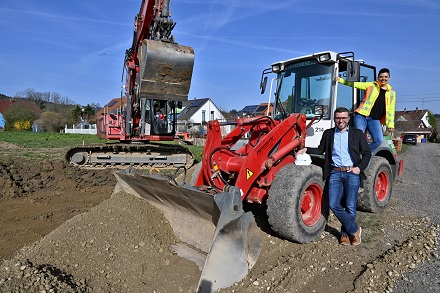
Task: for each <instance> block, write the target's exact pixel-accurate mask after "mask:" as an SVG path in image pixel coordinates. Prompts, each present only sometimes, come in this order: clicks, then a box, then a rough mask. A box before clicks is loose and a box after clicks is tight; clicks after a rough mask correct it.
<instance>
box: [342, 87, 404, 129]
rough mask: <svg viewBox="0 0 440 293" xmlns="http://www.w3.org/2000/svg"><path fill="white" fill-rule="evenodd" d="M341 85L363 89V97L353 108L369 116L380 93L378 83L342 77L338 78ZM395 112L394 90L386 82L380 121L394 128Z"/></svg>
mask: <svg viewBox="0 0 440 293" xmlns="http://www.w3.org/2000/svg"><path fill="white" fill-rule="evenodd" d="M339 82H340V83H342V84H343V85H347V86H350V87H354V88H357V89H360V90H364V91H365V95H364V99H363V101H362V102H361V104H360V105H359V107H358V108H357V109H356V110H355V112H357V113H359V114H361V115H364V116H369V115H370V112H371V109H372V108H373V105H374V102H376V99H377V97H378V96H379V93H380V85H379V84H378V83H377V82H376V81H373V82H351V81H346V80H345V79H343V78H340V79H339ZM395 112H396V92H395V91H394V90H393V88H392V87H391V86H390V85H389V84H387V91H386V92H385V114H384V115H383V117H381V119H380V122H381V123H382V124H384V125H386V126H387V127H388V128H394V113H395Z"/></svg>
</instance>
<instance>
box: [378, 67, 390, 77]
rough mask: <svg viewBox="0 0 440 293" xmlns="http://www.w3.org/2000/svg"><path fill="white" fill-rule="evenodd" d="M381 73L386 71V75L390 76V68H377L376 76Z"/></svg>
mask: <svg viewBox="0 0 440 293" xmlns="http://www.w3.org/2000/svg"><path fill="white" fill-rule="evenodd" d="M381 73H388V75H389V76H391V74H390V70H389V69H388V68H382V69H381V70H379V73H378V74H377V76H379V75H380V74H381Z"/></svg>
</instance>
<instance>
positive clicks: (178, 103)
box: [177, 101, 182, 109]
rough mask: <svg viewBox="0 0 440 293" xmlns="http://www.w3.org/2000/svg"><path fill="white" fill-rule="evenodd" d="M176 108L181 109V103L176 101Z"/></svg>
mask: <svg viewBox="0 0 440 293" xmlns="http://www.w3.org/2000/svg"><path fill="white" fill-rule="evenodd" d="M177 108H178V109H182V101H177Z"/></svg>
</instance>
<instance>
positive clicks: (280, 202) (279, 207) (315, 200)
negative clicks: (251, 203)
mask: <svg viewBox="0 0 440 293" xmlns="http://www.w3.org/2000/svg"><path fill="white" fill-rule="evenodd" d="M323 189H324V183H323V181H322V169H321V168H319V167H318V166H315V165H309V166H297V165H295V164H289V165H286V166H284V167H283V168H281V169H280V171H279V172H278V173H277V174H276V175H275V178H274V180H273V182H272V185H271V187H270V190H269V197H268V199H267V215H268V218H269V224H270V225H271V226H272V229H273V230H274V231H275V232H277V233H278V234H280V235H281V236H282V237H284V238H286V239H288V240H291V241H294V242H298V243H308V242H310V241H312V240H314V239H316V238H317V237H318V236H319V235H320V234H321V232H322V231H323V230H324V228H325V225H326V223H327V219H328V213H329V209H328V201H327V200H325V198H326V197H324V196H323Z"/></svg>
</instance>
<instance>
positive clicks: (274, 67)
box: [272, 64, 281, 73]
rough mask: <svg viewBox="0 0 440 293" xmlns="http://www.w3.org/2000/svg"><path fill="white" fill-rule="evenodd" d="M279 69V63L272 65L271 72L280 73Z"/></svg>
mask: <svg viewBox="0 0 440 293" xmlns="http://www.w3.org/2000/svg"><path fill="white" fill-rule="evenodd" d="M280 71H281V66H280V65H279V64H276V65H272V72H273V73H280Z"/></svg>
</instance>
